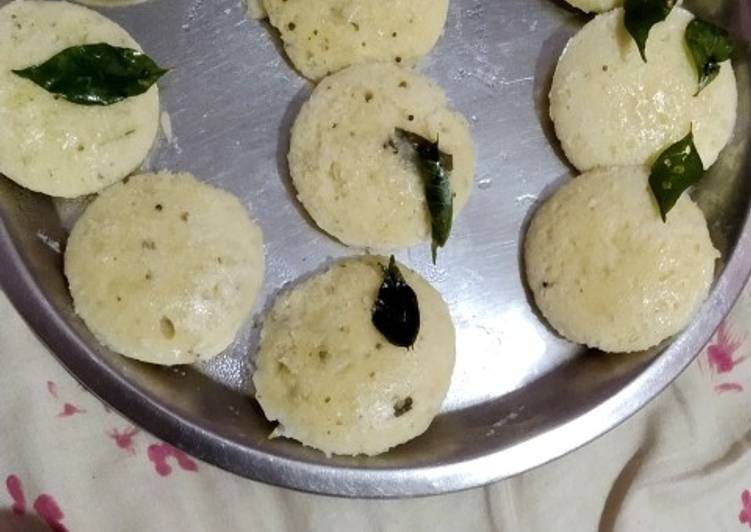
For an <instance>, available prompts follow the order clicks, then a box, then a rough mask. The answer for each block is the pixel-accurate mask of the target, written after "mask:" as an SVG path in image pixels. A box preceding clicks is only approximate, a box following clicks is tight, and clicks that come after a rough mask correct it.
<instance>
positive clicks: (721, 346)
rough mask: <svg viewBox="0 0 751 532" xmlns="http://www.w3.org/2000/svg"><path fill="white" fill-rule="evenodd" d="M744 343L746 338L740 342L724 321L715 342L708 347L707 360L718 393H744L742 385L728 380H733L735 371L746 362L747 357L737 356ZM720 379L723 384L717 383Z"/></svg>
mask: <svg viewBox="0 0 751 532" xmlns="http://www.w3.org/2000/svg"><path fill="white" fill-rule="evenodd" d="M744 341H745V337H744V338H743V339H740V340H739V339H738V338H736V337H734V336H733V335H731V334H730V331H729V327H728V324H727V322H726V321H723V322H722V323H721V324H720V326H719V328H718V329H717V333H716V335H715V339H714V341H713V342H712V343H711V344H710V345H709V347H707V351H706V360H707V363H708V365H709V370H710V372H711V376H712V380H713V382H715V385H714V389H715V391H716V392H717V393H720V394H722V393H727V392H742V391H743V385H742V384H741V383H739V382H736V381H730V380H726V379H729V378H731V376H732V373H733V370H735V368H736V367H737V366H738V365H739V364H741V363H743V362H744V361H745V360H746V357H745V356H737V352H738V350H739V349H740V348H741V347H742V346H743V344H744ZM718 378H720V379H722V381H723V382H716V380H717V379H718Z"/></svg>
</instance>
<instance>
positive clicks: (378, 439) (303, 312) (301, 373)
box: [253, 257, 455, 455]
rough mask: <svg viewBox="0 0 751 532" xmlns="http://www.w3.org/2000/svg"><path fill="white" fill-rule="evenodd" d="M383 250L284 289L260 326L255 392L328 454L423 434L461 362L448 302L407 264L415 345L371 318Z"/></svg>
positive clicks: (282, 421) (290, 431)
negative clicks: (415, 315) (414, 304)
mask: <svg viewBox="0 0 751 532" xmlns="http://www.w3.org/2000/svg"><path fill="white" fill-rule="evenodd" d="M387 265H388V259H386V258H384V257H362V258H358V259H349V260H343V261H341V262H337V263H335V264H333V265H332V266H331V267H330V268H329V269H328V270H326V271H325V272H323V273H320V274H317V275H314V276H313V277H310V278H308V279H307V280H305V281H303V282H302V283H300V284H299V285H298V286H297V287H295V288H294V289H292V290H291V291H289V292H287V293H285V294H283V295H281V296H280V297H279V298H278V299H277V300H276V302H275V303H274V306H273V307H272V309H271V311H270V312H269V314H268V316H267V317H266V319H265V322H264V324H263V328H262V330H261V342H260V351H259V353H258V359H257V369H256V372H255V374H254V375H253V383H254V384H255V389H256V399H257V400H258V402H259V403H260V405H261V407H262V408H263V411H264V413H265V414H266V417H267V418H268V419H269V420H272V421H278V422H279V426H278V427H277V429H276V430H275V431H274V432H273V434H272V436H284V437H287V438H293V439H295V440H297V441H300V442H302V443H303V444H304V445H307V446H310V447H314V448H316V449H319V450H321V451H323V452H325V453H326V454H328V455H330V454H332V453H333V454H343V455H357V454H365V455H375V454H378V453H382V452H385V451H387V450H388V449H390V448H391V447H394V446H395V445H399V444H400V443H404V442H406V441H408V440H410V439H412V438H415V437H416V436H419V435H420V434H422V433H423V432H424V431H425V430H426V429H427V428H428V426H429V425H430V423H431V421H432V419H433V418H434V417H435V415H436V414H437V413H438V412H439V410H440V408H441V403H442V402H443V399H444V398H445V396H446V393H447V391H448V388H449V383H450V380H451V373H452V371H453V367H454V355H455V337H454V326H453V324H452V322H451V316H450V315H449V311H448V308H447V306H446V303H445V302H444V301H443V299H441V296H440V294H438V292H436V291H435V289H433V288H432V287H431V286H430V285H429V284H428V283H427V282H426V281H425V280H423V279H422V278H421V277H420V276H419V275H417V274H416V273H414V272H412V271H410V270H408V269H407V268H405V267H404V266H401V265H400V266H399V268H400V270H401V272H402V274H403V275H404V278H405V280H406V281H407V283H408V284H409V285H410V286H411V287H412V289H413V290H414V291H415V293H416V295H417V300H418V305H419V308H420V315H421V320H420V332H419V335H418V337H417V340H416V342H415V343H414V345H413V346H412V347H411V348H409V349H406V348H403V347H397V346H395V345H392V344H390V343H389V342H388V341H387V340H386V338H385V337H384V336H383V335H381V333H380V332H379V331H378V330H377V329H376V328H375V327H374V326H373V323H372V321H371V317H372V310H373V305H374V304H375V301H376V296H377V294H378V290H379V287H380V285H381V283H382V281H383V270H382V268H384V267H386V266H387Z"/></svg>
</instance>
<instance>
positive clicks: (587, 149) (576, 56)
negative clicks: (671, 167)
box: [550, 7, 738, 172]
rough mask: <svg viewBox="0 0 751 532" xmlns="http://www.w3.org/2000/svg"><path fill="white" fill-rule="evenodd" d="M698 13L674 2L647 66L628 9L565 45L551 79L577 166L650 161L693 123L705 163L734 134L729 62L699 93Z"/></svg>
mask: <svg viewBox="0 0 751 532" xmlns="http://www.w3.org/2000/svg"><path fill="white" fill-rule="evenodd" d="M692 19H693V15H691V13H689V12H688V11H686V10H685V9H682V8H680V7H676V8H674V9H673V10H672V12H671V13H670V15H669V16H668V18H667V19H666V20H665V21H664V22H661V23H659V24H656V25H655V26H654V27H653V28H652V31H651V32H650V35H649V40H648V41H647V49H646V54H647V60H648V62H647V63H645V62H644V61H643V60H642V58H641V56H640V55H639V50H638V48H637V46H636V44H635V43H634V41H633V39H632V38H631V37H630V36H629V34H628V33H627V31H626V28H625V26H624V23H623V9H620V8H619V9H615V10H613V11H610V12H608V13H604V14H602V15H598V16H597V17H595V18H594V19H593V20H592V21H590V22H589V23H588V24H586V25H585V26H584V27H583V28H582V29H581V30H580V31H579V33H577V34H576V35H575V36H574V37H573V38H572V39H571V40H570V41H569V43H568V45H567V46H566V49H565V50H564V52H563V55H562V56H561V58H560V60H559V62H558V67H557V68H556V71H555V75H554V77H553V85H552V88H551V91H550V116H551V118H552V119H553V122H554V124H555V131H556V134H557V136H558V138H559V139H560V141H561V144H562V146H563V150H564V152H565V153H566V156H567V157H568V159H569V160H570V161H571V163H572V164H573V165H574V166H575V167H576V168H578V169H579V170H580V171H582V172H583V171H586V170H590V169H592V168H596V167H607V166H627V165H642V164H647V165H650V164H651V163H652V162H654V160H655V159H656V158H657V156H658V155H659V154H660V153H661V152H662V151H663V150H664V149H665V148H667V147H668V146H670V145H671V144H673V143H674V142H676V141H678V140H679V139H681V138H683V137H684V136H685V134H686V131H688V130H689V129H690V128H691V127H692V125H693V132H694V142H695V144H696V148H697V150H698V151H699V155H700V156H701V159H702V161H703V163H704V167H705V168H709V167H710V166H711V165H712V164H713V163H714V161H715V160H716V159H717V156H718V155H719V153H720V151H721V150H722V149H723V148H724V147H725V145H726V144H727V143H728V141H729V140H730V138H731V136H732V132H733V127H734V124H735V118H736V108H737V103H738V92H737V88H736V83H735V74H734V72H733V68H732V65H731V64H730V62H729V61H726V62H725V63H723V64H722V66H721V69H720V73H719V75H718V76H717V78H716V79H715V80H714V81H713V82H712V83H711V84H710V85H709V86H707V87H706V88H705V89H704V90H702V91H701V93H699V94H698V95H696V91H697V90H698V88H699V84H698V78H697V74H696V70H695V67H694V64H693V61H692V59H691V57H690V56H689V52H688V50H687V48H686V45H685V42H684V34H685V30H686V26H687V25H688V23H689V22H690V21H691V20H692Z"/></svg>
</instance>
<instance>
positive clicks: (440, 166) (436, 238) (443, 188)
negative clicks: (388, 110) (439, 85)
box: [396, 128, 454, 264]
mask: <svg viewBox="0 0 751 532" xmlns="http://www.w3.org/2000/svg"><path fill="white" fill-rule="evenodd" d="M396 134H397V136H398V137H400V138H401V139H403V140H405V141H406V142H408V143H409V144H410V145H411V146H412V148H413V149H414V150H415V152H416V153H417V156H418V159H419V167H420V170H421V172H422V174H423V182H424V184H425V198H426V200H427V202H428V210H429V211H430V218H431V234H432V240H433V242H432V245H431V251H432V254H433V264H435V261H436V255H437V252H438V248H439V247H443V246H445V245H446V241H448V238H449V235H450V234H451V226H452V224H453V220H454V194H453V192H452V191H451V179H450V172H451V171H452V170H453V169H454V158H453V157H452V156H451V154H448V153H444V152H442V151H441V150H440V149H439V148H438V141H436V142H431V141H430V140H428V139H426V138H424V137H421V136H420V135H418V134H416V133H412V132H411V131H405V130H403V129H399V128H396Z"/></svg>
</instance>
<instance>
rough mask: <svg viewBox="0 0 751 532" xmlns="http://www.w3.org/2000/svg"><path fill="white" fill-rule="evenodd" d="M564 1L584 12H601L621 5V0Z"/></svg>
mask: <svg viewBox="0 0 751 532" xmlns="http://www.w3.org/2000/svg"><path fill="white" fill-rule="evenodd" d="M566 2H568V3H569V4H571V5H572V6H574V7H576V8H578V9H581V10H582V11H584V12H585V13H602V12H603V11H609V10H611V9H613V8H615V7H618V6H622V5H623V0H566Z"/></svg>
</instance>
